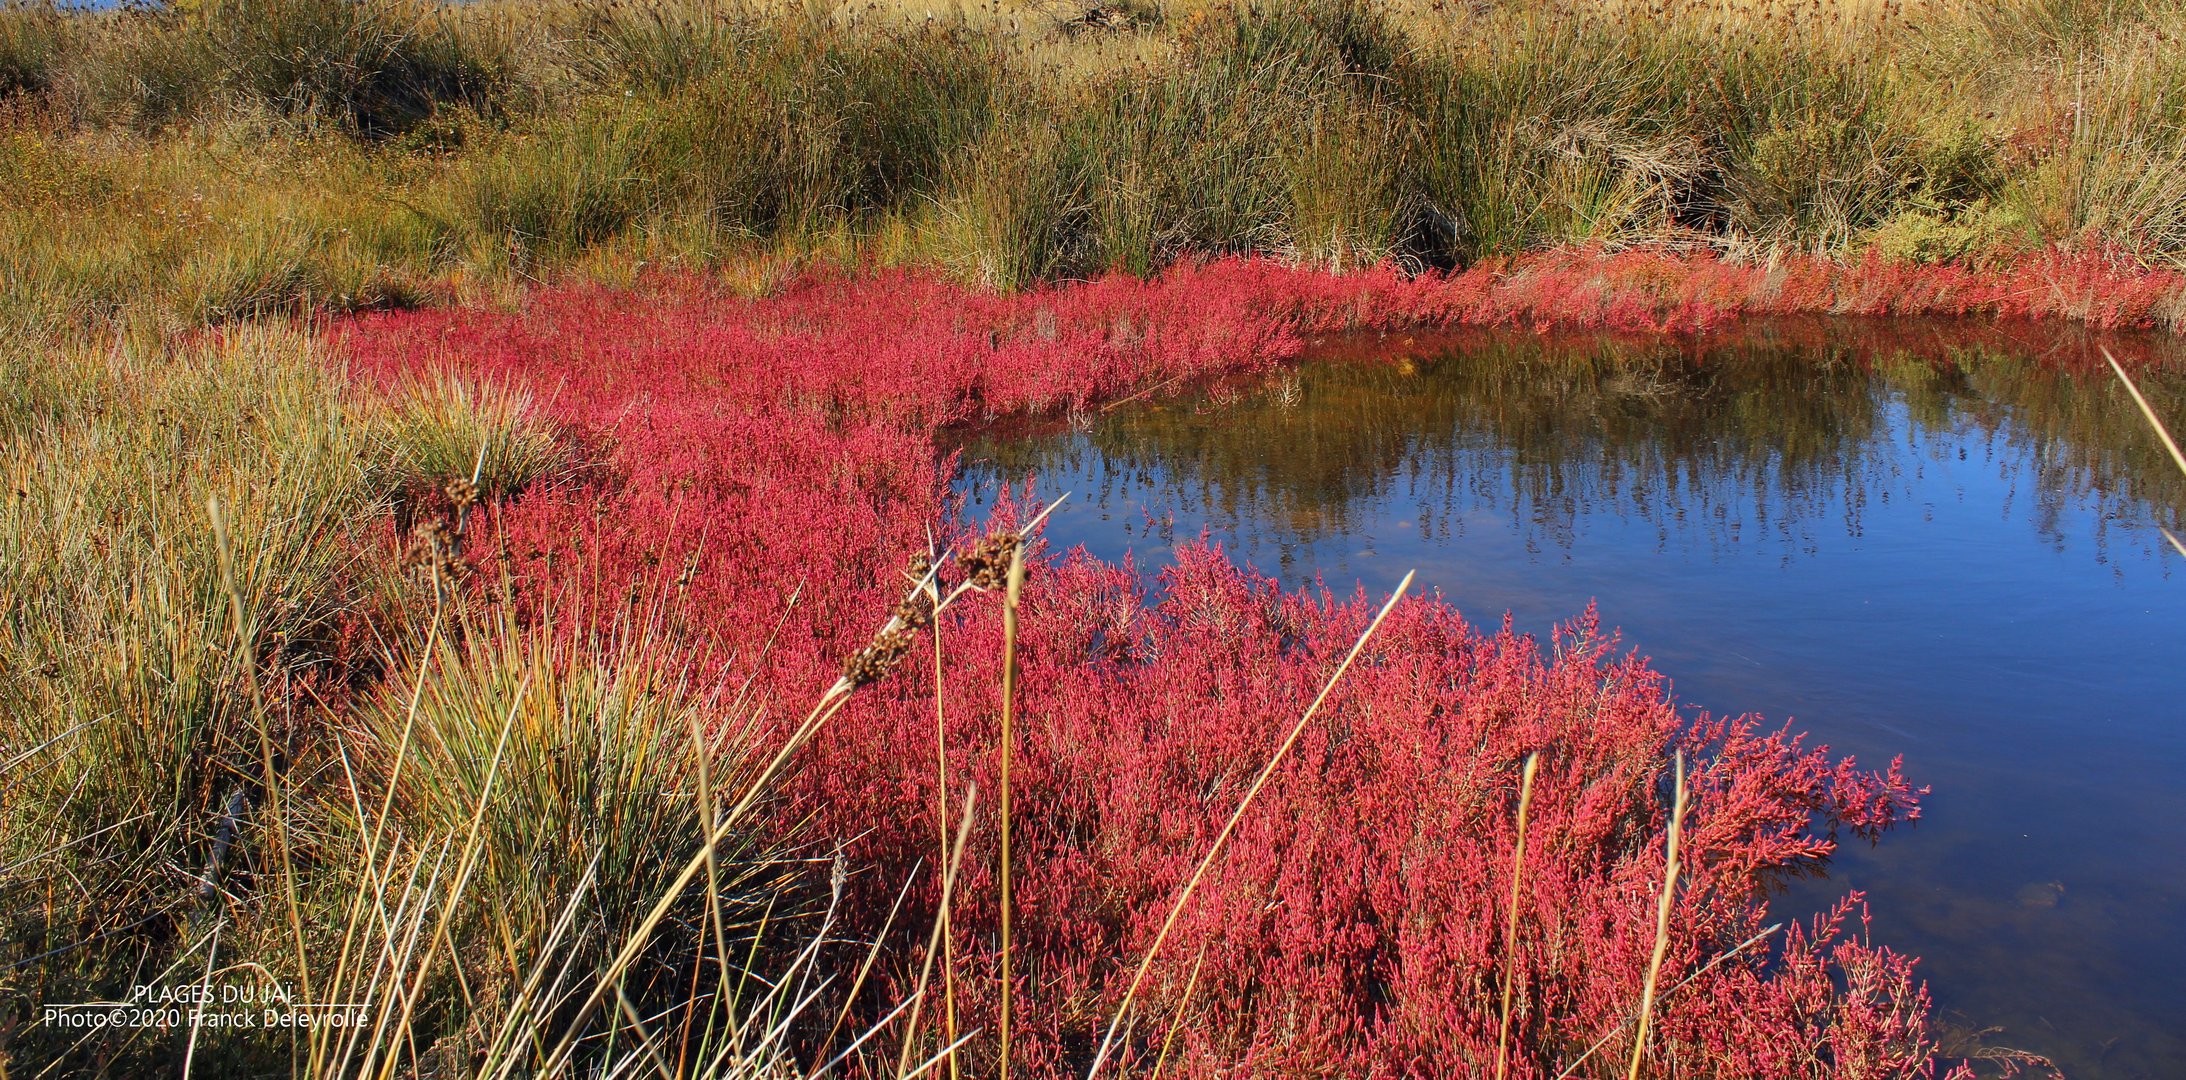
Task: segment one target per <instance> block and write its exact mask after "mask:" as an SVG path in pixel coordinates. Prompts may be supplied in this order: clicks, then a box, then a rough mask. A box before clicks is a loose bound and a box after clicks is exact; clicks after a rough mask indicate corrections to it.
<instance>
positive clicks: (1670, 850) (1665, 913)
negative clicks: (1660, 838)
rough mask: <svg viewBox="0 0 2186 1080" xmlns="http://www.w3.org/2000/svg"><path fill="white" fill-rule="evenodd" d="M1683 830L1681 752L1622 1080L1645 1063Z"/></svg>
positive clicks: (1634, 1079)
mask: <svg viewBox="0 0 2186 1080" xmlns="http://www.w3.org/2000/svg"><path fill="white" fill-rule="evenodd" d="M1684 827H1685V751H1683V750H1680V751H1678V752H1677V795H1676V797H1675V798H1674V799H1673V800H1672V802H1671V806H1670V837H1669V843H1668V844H1666V845H1665V853H1664V856H1663V864H1664V865H1663V872H1662V899H1661V900H1660V901H1658V902H1657V903H1656V904H1655V953H1654V956H1653V957H1651V958H1649V960H1648V961H1647V983H1646V986H1645V987H1644V988H1643V989H1642V990H1641V991H1640V1011H1639V1031H1638V1032H1637V1033H1636V1034H1635V1035H1634V1036H1633V1038H1632V1068H1631V1069H1630V1070H1628V1071H1627V1072H1626V1073H1625V1080H1639V1074H1640V1065H1641V1063H1643V1062H1645V1061H1646V1060H1647V1025H1648V1021H1649V1020H1651V1019H1652V1018H1653V1013H1654V1009H1655V981H1656V980H1657V979H1659V978H1661V977H1662V957H1663V954H1664V953H1667V952H1669V950H1670V907H1671V905H1672V904H1674V903H1675V902H1676V901H1677V842H1678V836H1679V834H1680V833H1681V832H1683V831H1684Z"/></svg>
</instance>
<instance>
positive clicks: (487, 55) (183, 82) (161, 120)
mask: <svg viewBox="0 0 2186 1080" xmlns="http://www.w3.org/2000/svg"><path fill="white" fill-rule="evenodd" d="M69 18H70V19H71V20H73V21H77V22H80V23H82V24H84V26H85V29H86V30H87V33H86V34H85V35H83V41H82V42H81V46H80V48H78V49H75V50H73V55H71V56H69V57H68V58H67V60H68V63H67V67H68V72H67V76H66V77H65V78H61V79H55V80H49V81H50V82H52V83H53V84H54V85H55V86H56V88H57V89H58V90H59V91H60V93H61V95H62V97H63V98H64V99H65V100H66V102H67V104H68V105H69V106H70V107H71V108H72V109H73V110H74V111H75V112H76V113H77V114H78V115H80V116H82V117H85V118H87V119H93V120H98V121H120V122H125V123H132V124H137V125H145V126H157V125H162V124H167V123H171V122H174V121H177V120H185V119H190V118H192V117H201V116H203V115H205V114H206V113H207V112H208V111H211V110H216V109H219V108H221V107H223V106H224V105H226V104H227V103H231V102H236V101H242V102H249V103H252V104H256V105H259V106H262V107H266V108H270V109H272V110H274V111H276V112H279V113H281V114H284V115H289V116H296V117H306V118H314V119H319V120H325V121H330V122H333V123H335V124H338V125H341V126H342V127H344V128H346V129H347V130H350V131H352V132H355V133H357V134H359V135H364V136H367V137H377V136H382V135H387V134H392V133H398V132H402V131H405V130H408V129H409V128H411V127H413V126H415V125H417V124H419V123H421V122H423V121H425V120H427V119H429V118H431V117H432V116H433V114H434V113H435V112H436V111H437V110H439V109H441V108H444V107H447V106H451V105H454V106H466V107H472V108H478V107H483V106H486V105H489V104H490V103H493V102H496V101H499V100H501V99H502V98H504V97H505V96H507V93H508V90H509V87H508V79H509V77H510V75H511V65H512V58H511V56H510V55H508V53H507V52H506V50H505V49H503V48H500V47H497V46H498V45H499V44H500V39H498V38H496V37H495V36H494V35H491V34H484V33H466V32H464V31H463V30H462V29H459V27H458V23H457V22H456V20H454V19H453V18H452V17H451V15H450V13H449V12H448V11H447V10H446V9H444V8H442V7H440V6H438V5H434V4H429V3H412V2H408V0H362V2H359V0H280V2H273V0H212V2H210V3H206V4H202V5H189V6H176V7H163V8H152V7H125V8H121V9H118V10H115V11H109V12H98V13H86V14H81V15H71V16H69Z"/></svg>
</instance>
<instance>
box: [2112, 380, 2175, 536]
mask: <svg viewBox="0 0 2186 1080" xmlns="http://www.w3.org/2000/svg"><path fill="white" fill-rule="evenodd" d="M2103 359H2105V360H2108V361H2110V370H2112V371H2115V372H2117V373H2118V381H2119V382H2122V383H2124V384H2125V392H2126V393H2128V394H2131V395H2133V404H2135V405H2138V406H2140V414H2141V415H2142V416H2145V417H2147V418H2148V426H2149V427H2151V428H2154V429H2155V432H2156V438H2157V439H2159V440H2161V441H2162V443H2163V448H2164V449H2165V450H2168V451H2170V452H2171V460H2172V461H2173V462H2175V463H2176V464H2177V465H2178V471H2179V472H2181V473H2186V453H2180V452H2179V449H2178V443H2177V442H2176V441H2175V440H2173V439H2172V438H2171V432H2170V429H2169V428H2166V427H2164V426H2163V421H2162V420H2161V419H2160V418H2158V417H2157V416H2156V410H2155V409H2154V408H2153V407H2152V406H2150V405H2149V404H2148V399H2147V398H2144V397H2142V396H2141V393H2140V387H2139V386H2137V385H2135V384H2134V382H2133V377H2132V376H2131V375H2127V374H2126V373H2125V366H2124V365H2123V364H2120V363H2118V358H2117V357H2115V356H2112V355H2110V350H2109V349H2104V350H2103ZM2163 538H2164V539H2165V540H2169V541H2170V542H2171V546H2172V547H2173V548H2175V549H2177V551H2178V553H2179V554H2181V555H2186V541H2181V540H2180V539H2179V538H2178V534H2176V533H2174V532H2172V531H2171V530H2169V529H2164V530H2163Z"/></svg>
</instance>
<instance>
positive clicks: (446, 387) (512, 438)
mask: <svg viewBox="0 0 2186 1080" xmlns="http://www.w3.org/2000/svg"><path fill="white" fill-rule="evenodd" d="M382 427H383V429H384V436H383V437H384V438H385V439H386V441H387V450H386V455H387V468H388V479H387V482H386V484H385V488H386V490H388V491H389V492H391V493H403V492H408V493H411V494H417V493H420V492H423V491H428V490H431V489H434V488H438V487H440V486H442V485H444V484H446V483H447V482H448V481H450V480H454V479H462V480H465V481H466V482H468V483H471V484H474V485H476V488H477V492H476V495H475V497H476V498H480V499H488V500H490V499H498V498H506V497H509V496H513V495H515V494H517V493H519V492H521V491H523V489H524V488H525V487H527V486H529V485H530V484H531V483H533V482H534V481H537V480H540V479H543V478H545V477H547V476H549V475H551V474H552V473H554V472H555V471H556V470H557V469H560V468H562V467H563V466H564V464H565V462H566V460H567V457H568V455H567V453H566V451H565V449H564V447H563V446H562V444H561V442H560V441H559V440H558V439H557V438H556V437H555V434H554V432H553V430H552V429H550V428H549V427H548V426H547V425H546V423H545V422H544V421H542V420H540V419H539V418H538V416H537V415H536V414H535V412H534V411H533V409H532V406H531V399H530V397H529V395H527V394H525V393H524V392H523V391H522V390H515V389H508V388H504V387H499V386H494V385H490V384H487V385H474V384H472V383H469V382H466V381H463V380H461V379H456V378H453V377H439V378H429V379H427V378H420V379H416V380H413V381H411V382H408V383H406V384H404V385H403V386H401V387H399V388H397V389H396V390H395V392H394V394H393V400H392V404H391V408H390V409H389V411H388V414H387V416H386V417H385V418H384V420H383V422H382Z"/></svg>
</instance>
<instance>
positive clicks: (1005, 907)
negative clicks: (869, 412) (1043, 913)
mask: <svg viewBox="0 0 2186 1080" xmlns="http://www.w3.org/2000/svg"><path fill="white" fill-rule="evenodd" d="M1024 591H1025V545H1024V544H1022V543H1020V544H1018V545H1017V546H1016V547H1015V548H1012V549H1011V550H1010V569H1009V586H1008V589H1007V591H1006V592H1005V593H1004V594H1003V599H1002V776H1001V791H1002V797H1001V805H1000V809H999V811H998V812H999V813H1000V814H1001V817H1002V856H1001V864H1002V865H1001V893H1002V1016H1001V1032H1002V1034H1001V1044H1002V1046H1001V1053H1002V1080H1009V1075H1010V983H1011V981H1012V980H1011V971H1010V758H1011V757H1012V756H1014V753H1015V750H1014V747H1015V742H1014V740H1015V733H1014V731H1013V729H1012V727H1011V721H1012V720H1013V718H1014V714H1015V711H1016V707H1017V601H1018V598H1019V597H1020V596H1022V595H1023V594H1024Z"/></svg>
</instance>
